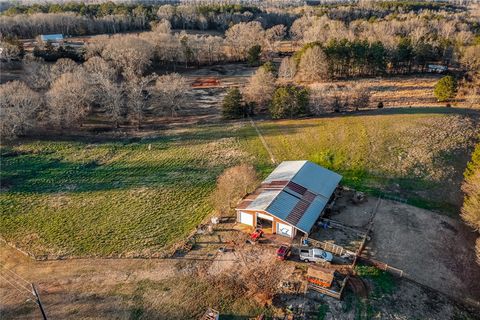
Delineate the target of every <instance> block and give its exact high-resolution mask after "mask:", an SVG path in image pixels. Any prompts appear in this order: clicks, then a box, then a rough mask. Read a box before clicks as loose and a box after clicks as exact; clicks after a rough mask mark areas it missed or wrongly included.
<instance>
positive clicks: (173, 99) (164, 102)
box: [155, 73, 190, 117]
mask: <svg viewBox="0 0 480 320" xmlns="http://www.w3.org/2000/svg"><path fill="white" fill-rule="evenodd" d="M189 89H190V87H189V85H188V83H187V81H186V79H185V78H184V77H182V76H181V75H179V74H178V73H172V74H168V75H164V76H161V77H158V79H157V81H156V83H155V91H156V99H157V101H156V104H157V107H158V109H159V110H160V111H163V112H168V113H170V114H171V116H172V117H173V116H174V115H175V113H176V111H177V110H179V109H181V108H182V107H185V105H186V104H187V103H188V97H189V95H188V91H189Z"/></svg>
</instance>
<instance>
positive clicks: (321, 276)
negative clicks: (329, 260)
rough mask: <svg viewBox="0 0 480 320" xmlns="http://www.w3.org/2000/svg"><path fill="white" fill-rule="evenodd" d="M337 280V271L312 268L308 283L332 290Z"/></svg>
mask: <svg viewBox="0 0 480 320" xmlns="http://www.w3.org/2000/svg"><path fill="white" fill-rule="evenodd" d="M334 278H335V270H332V269H327V268H322V267H319V266H310V267H308V271H307V281H308V282H310V283H313V284H316V285H318V286H322V287H325V288H330V287H331V286H332V283H333V279H334Z"/></svg>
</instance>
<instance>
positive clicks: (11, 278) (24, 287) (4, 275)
mask: <svg viewBox="0 0 480 320" xmlns="http://www.w3.org/2000/svg"><path fill="white" fill-rule="evenodd" d="M1 275H2V273H0V276H1ZM2 277H3V278H9V279H10V280H12V281H14V282H15V283H16V284H17V285H18V286H19V287H22V288H23V289H25V290H27V291H28V292H30V293H31V291H30V289H28V287H26V286H24V285H23V284H21V283H20V282H19V281H18V280H17V279H15V278H14V277H12V276H11V275H8V274H6V273H4V274H3V276H2Z"/></svg>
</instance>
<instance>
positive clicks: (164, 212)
mask: <svg viewBox="0 0 480 320" xmlns="http://www.w3.org/2000/svg"><path fill="white" fill-rule="evenodd" d="M240 129H241V130H243V129H244V127H242V126H238V127H235V126H230V127H229V128H228V131H224V130H223V129H222V128H218V127H215V128H213V129H212V128H210V127H204V128H201V129H198V130H187V131H178V132H175V133H171V132H170V133H167V132H162V135H163V136H162V137H159V138H150V139H137V140H138V141H128V140H127V141H119V142H100V143H87V142H78V141H21V142H20V143H19V144H17V145H14V146H4V147H3V148H2V170H1V181H2V192H1V194H0V207H1V219H0V235H1V236H2V237H3V238H5V239H6V240H7V241H9V242H12V243H14V244H16V245H17V246H18V247H20V248H23V249H25V250H27V251H29V252H31V253H33V254H35V255H37V256H41V255H50V257H54V256H138V255H142V256H152V255H158V254H159V253H161V250H162V249H163V248H164V247H165V246H167V245H169V244H171V243H173V242H176V241H178V240H179V239H182V238H185V236H186V235H187V234H188V233H189V232H191V230H192V229H193V228H194V227H195V226H197V225H198V224H199V223H200V222H201V221H202V220H203V219H204V218H205V216H206V215H208V214H209V213H211V211H212V208H211V205H210V199H209V195H210V193H211V192H212V190H213V189H214V188H215V181H216V178H217V177H218V175H219V174H221V172H222V171H223V170H224V169H225V168H226V167H230V166H233V165H236V164H238V163H240V162H245V161H251V159H249V157H248V155H247V154H246V153H245V152H244V151H242V150H241V149H240V148H239V146H240V145H239V144H238V139H237V138H236V137H235V138H232V137H230V136H231V135H232V134H234V135H238V136H241V135H242V133H241V132H240V131H238V130H240ZM247 133H248V131H247ZM251 138H252V139H258V138H257V137H255V136H253V137H251ZM252 162H253V161H252Z"/></svg>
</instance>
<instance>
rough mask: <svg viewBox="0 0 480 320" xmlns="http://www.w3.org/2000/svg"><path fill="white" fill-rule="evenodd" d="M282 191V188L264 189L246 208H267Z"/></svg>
mask: <svg viewBox="0 0 480 320" xmlns="http://www.w3.org/2000/svg"><path fill="white" fill-rule="evenodd" d="M281 191H282V190H281V189H278V190H264V191H262V193H260V194H259V195H258V196H257V197H256V198H255V200H253V201H252V202H251V203H250V204H249V205H248V206H247V207H246V208H245V209H252V210H265V209H266V208H267V207H268V206H269V205H270V204H271V203H272V201H273V200H274V199H275V197H276V196H277V195H278V194H279V193H280V192H281Z"/></svg>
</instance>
